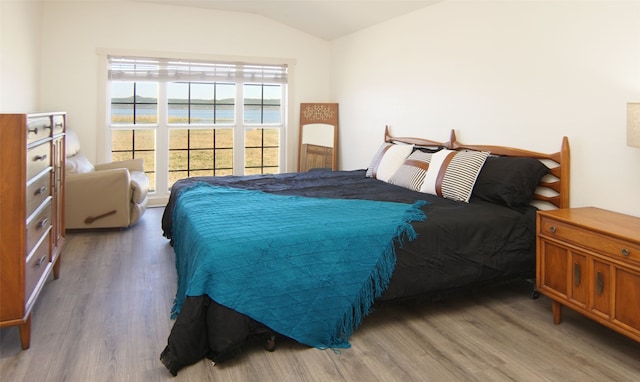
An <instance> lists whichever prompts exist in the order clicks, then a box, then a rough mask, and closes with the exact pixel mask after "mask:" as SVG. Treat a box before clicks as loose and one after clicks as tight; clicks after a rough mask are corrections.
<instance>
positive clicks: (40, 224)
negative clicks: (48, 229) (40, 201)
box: [38, 218, 49, 228]
mask: <svg viewBox="0 0 640 382" xmlns="http://www.w3.org/2000/svg"><path fill="white" fill-rule="evenodd" d="M48 223H49V218H44V219H42V221H41V222H40V223H38V228H44V227H45V226H46V225H47V224H48Z"/></svg>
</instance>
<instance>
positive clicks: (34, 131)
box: [29, 127, 38, 135]
mask: <svg viewBox="0 0 640 382" xmlns="http://www.w3.org/2000/svg"><path fill="white" fill-rule="evenodd" d="M29 132H30V133H34V134H35V135H38V128H37V127H35V128H33V129H29Z"/></svg>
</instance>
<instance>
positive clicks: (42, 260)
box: [36, 255, 47, 268]
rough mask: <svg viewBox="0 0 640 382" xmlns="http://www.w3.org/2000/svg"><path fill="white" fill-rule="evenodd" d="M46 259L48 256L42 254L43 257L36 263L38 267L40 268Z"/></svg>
mask: <svg viewBox="0 0 640 382" xmlns="http://www.w3.org/2000/svg"><path fill="white" fill-rule="evenodd" d="M45 260H47V256H46V255H45V256H42V257H41V258H39V259H38V262H37V263H36V268H40V266H41V265H42V263H44V262H45Z"/></svg>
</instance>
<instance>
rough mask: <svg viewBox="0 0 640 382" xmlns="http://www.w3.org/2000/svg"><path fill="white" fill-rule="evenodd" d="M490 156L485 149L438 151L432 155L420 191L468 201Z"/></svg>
mask: <svg viewBox="0 0 640 382" xmlns="http://www.w3.org/2000/svg"><path fill="white" fill-rule="evenodd" d="M488 156H489V153H488V152H483V151H454V150H440V151H438V152H437V153H435V154H433V156H432V157H431V163H430V164H429V169H428V170H427V173H426V175H425V177H424V181H423V183H422V185H421V187H420V192H424V193H427V194H432V195H438V196H442V197H444V198H447V199H452V200H458V201H461V202H466V203H468V202H469V198H470V197H471V192H472V191H473V186H474V185H475V183H476V179H477V178H478V174H479V173H480V170H481V169H482V166H483V165H484V162H485V161H486V160H487V157H488Z"/></svg>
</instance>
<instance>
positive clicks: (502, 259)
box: [160, 128, 570, 375]
mask: <svg viewBox="0 0 640 382" xmlns="http://www.w3.org/2000/svg"><path fill="white" fill-rule="evenodd" d="M569 161H570V159H569V143H568V139H567V138H566V137H564V138H563V139H562V143H561V147H560V150H559V151H557V152H554V153H541V152H534V151H528V150H523V149H516V148H510V147H504V146H493V145H468V144H462V143H461V142H459V141H458V140H457V138H456V134H455V131H452V132H451V135H450V137H449V140H447V141H434V140H430V139H423V138H413V137H394V136H391V135H390V133H389V129H388V128H386V129H385V139H384V143H383V144H382V145H381V146H380V148H379V150H378V152H377V153H376V155H374V157H373V158H372V161H371V164H370V165H369V166H368V168H367V169H362V170H353V171H331V170H313V171H309V172H301V173H284V174H277V175H254V176H225V177H193V178H186V179H182V180H180V181H178V182H176V183H175V184H174V186H173V187H172V192H171V196H170V199H169V202H168V204H167V206H166V208H165V211H164V214H163V218H162V229H163V234H164V236H165V237H166V238H167V239H169V240H171V243H172V245H173V246H174V250H175V252H176V267H177V271H178V280H179V282H178V284H179V285H178V293H177V296H176V305H175V306H174V311H173V312H172V314H173V317H174V318H176V321H175V323H174V326H173V328H172V330H171V333H170V335H169V338H168V344H167V346H166V348H165V349H164V350H163V351H162V354H161V357H160V358H161V361H162V362H163V364H164V365H165V366H166V367H167V369H168V370H169V371H170V372H171V374H173V375H176V374H177V372H178V371H179V370H180V369H181V368H183V367H185V366H187V365H190V364H193V363H195V362H197V361H199V360H201V359H203V358H205V357H206V358H209V359H211V360H213V361H215V362H224V361H225V360H227V359H229V358H231V357H235V356H237V355H238V353H239V352H240V350H241V349H242V345H243V344H244V343H245V342H246V341H247V340H248V339H249V338H255V337H262V338H264V339H265V341H266V344H265V348H266V349H267V350H273V348H274V339H275V336H276V335H283V336H286V337H291V338H293V339H295V340H297V341H299V342H301V343H305V344H308V345H310V346H315V347H318V348H333V347H348V346H349V344H348V337H349V336H350V334H352V333H353V330H355V329H356V328H357V326H358V324H359V322H360V320H361V319H362V318H363V317H364V316H365V315H366V314H368V312H369V310H370V308H371V304H373V303H382V302H383V301H385V300H398V299H406V298H431V299H433V298H442V297H445V296H447V295H450V294H452V293H459V292H461V291H468V290H472V289H475V288H480V287H487V286H491V285H495V284H498V283H504V282H508V281H512V280H516V279H531V278H533V277H534V276H535V214H536V211H537V210H538V209H539V208H541V209H554V208H565V207H568V206H569V168H570V166H569V164H570V162H569ZM430 169H431V170H430ZM436 170H437V171H436ZM434 174H435V175H434ZM240 200H241V201H242V202H239V201H240ZM300 202H303V203H305V204H295V203H300ZM271 203H274V204H271ZM279 203H280V204H279ZM286 203H293V204H291V206H289V204H286ZM373 203H377V204H373ZM239 206H246V208H247V209H249V208H251V211H255V212H254V215H250V213H251V211H250V212H242V213H245V214H249V215H241V214H240V212H239V215H238V216H237V217H236V219H237V220H236V221H237V222H236V223H234V222H233V221H232V219H229V218H228V217H229V216H236V215H235V209H236V208H238V209H240V207H239ZM387 207H388V209H389V211H388V212H389V213H388V217H389V219H391V217H393V219H395V220H393V221H394V222H395V223H394V224H396V226H395V228H393V230H394V231H393V233H391V231H392V230H390V229H388V228H387V225H386V224H387V223H388V222H386V220H385V223H384V225H383V224H382V223H375V222H373V220H378V215H380V216H381V219H383V220H384V219H385V218H386V216H387V215H385V213H386V212H385V213H383V212H382V211H387V210H386V208H387ZM225 208H226V209H225ZM347 208H349V209H351V208H353V210H349V211H350V212H349V213H344V215H349V216H348V217H346V218H350V219H359V220H344V221H342V220H341V221H340V223H331V222H330V221H328V222H324V220H325V219H332V218H333V217H334V216H337V215H341V213H340V212H335V211H342V210H345V211H346V209H347ZM383 208H385V209H384V210H383ZM298 211H303V212H304V213H300V214H298ZM323 211H333V212H327V215H328V216H322V214H323ZM372 211H375V212H372ZM216 214H218V215H216ZM220 214H222V215H220ZM358 214H362V215H358ZM297 215H301V216H297ZM373 215H375V216H376V218H375V219H373V218H367V216H373ZM409 215H410V216H411V217H408V216H409ZM215 216H217V218H215ZM246 216H254V217H255V218H254V217H252V218H247V217H246ZM383 216H384V217H383ZM363 217H364V219H363ZM263 218H264V220H266V223H263V224H265V225H263V226H256V227H254V228H251V229H253V231H250V230H249V228H247V227H253V224H254V222H253V221H254V220H255V221H258V220H263ZM296 219H299V220H296ZM280 220H282V221H286V223H287V224H288V225H285V226H283V227H279V226H277V225H278V224H280V223H279V221H280ZM369 220H371V221H372V222H371V223H369ZM354 221H357V222H358V223H354ZM323 222H324V223H323ZM360 222H362V223H360ZM303 223H304V224H311V225H309V226H308V227H307V226H305V228H304V229H302V228H301V232H302V233H291V232H292V231H295V227H297V226H300V225H301V224H303ZM208 224H213V225H211V226H209V225H208ZM256 224H257V223H256ZM376 224H379V226H377V225H376ZM325 226H334V227H335V226H340V227H343V226H345V227H354V228H353V229H354V231H353V232H352V231H345V230H346V228H344V229H343V228H340V229H337V230H336V229H335V228H331V227H330V228H327V230H329V229H333V231H336V232H334V233H335V234H336V235H337V236H336V237H339V239H335V240H334V239H333V236H330V235H333V234H334V233H331V232H330V231H327V232H326V233H325V232H324V228H323V227H325ZM227 230H230V231H228V232H227ZM247 230H249V231H248V233H245V231H247ZM270 230H271V231H270ZM378 230H379V231H378ZM223 231H224V232H223ZM281 231H283V232H286V234H285V233H283V236H282V239H281V238H280V236H279V234H278V232H281ZM319 231H322V233H318V232H319ZM263 232H264V238H262V239H261V240H256V243H253V244H252V246H248V244H246V243H247V242H248V241H253V240H250V239H247V238H243V239H236V237H240V236H242V235H245V234H246V235H249V236H251V237H255V236H257V235H261V234H262V233H263ZM387 234H389V235H390V236H389V237H387V236H385V235H387ZM220 235H226V236H220ZM326 235H329V236H326ZM345 235H346V236H348V237H349V240H351V239H353V238H354V237H358V238H361V240H360V241H357V242H353V243H351V242H349V243H343V242H344V241H345V238H344V236H345ZM290 236H294V237H293V238H291V237H290ZM307 237H309V239H308V240H310V241H309V242H301V243H299V246H297V247H293V246H292V245H293V244H292V243H291V242H292V241H296V242H297V241H300V240H303V239H304V240H307ZM313 237H315V238H313ZM327 238H331V239H327ZM378 238H379V239H380V240H379V241H380V242H381V243H380V244H378V243H376V241H377V240H378ZM311 240H315V241H311ZM354 240H355V239H354ZM334 241H335V242H337V243H342V244H336V247H335V248H334V247H324V244H323V243H325V242H331V243H333V242H334ZM261 243H265V244H261ZM389 243H390V244H389ZM332 245H333V244H332ZM376 245H378V246H376ZM388 246H391V247H392V250H391V253H389V251H388V250H387V249H388V248H387V247H388ZM320 247H322V249H317V248H320ZM285 248H286V250H285ZM292 248H293V249H292ZM311 248H313V249H311ZM354 248H357V249H354ZM320 251H326V253H325V252H322V256H315V255H316V254H317V253H318V252H320ZM358 251H361V252H362V251H363V252H366V254H363V253H359V252H358ZM378 251H379V252H380V254H378ZM302 252H310V254H311V255H314V256H315V257H314V256H311V257H309V255H307V257H300V258H298V257H294V256H293V255H292V253H295V254H298V253H302ZM196 253H197V255H196ZM221 253H224V255H221ZM280 253H284V254H283V255H281V254H280ZM369 253H371V254H372V255H371V256H372V257H373V259H372V260H371V264H365V263H366V261H365V260H361V259H364V257H365V255H366V256H367V257H368V256H369ZM333 255H335V258H333V257H331V256H333ZM301 256H302V255H301ZM349 256H352V257H349ZM318 258H321V259H322V261H333V262H334V263H332V264H331V265H330V266H329V265H326V266H325V265H324V264H319V263H316V259H318ZM238 259H242V261H244V263H243V262H242V261H241V262H240V263H238V261H239V260H238ZM264 259H267V260H264ZM309 259H311V260H309ZM330 259H331V260H330ZM335 259H337V260H335ZM263 260H264V262H263ZM230 261H231V263H228V262H230ZM318 261H320V260H318ZM307 262H309V263H307ZM311 262H313V265H311ZM227 263H228V264H227ZM282 263H287V264H282ZM289 263H295V267H296V268H295V269H293V268H291V269H289V268H283V267H285V266H286V267H292V265H290V264H289ZM352 263H358V264H357V265H358V266H359V267H364V268H365V269H364V270H359V269H358V270H356V269H354V270H351V269H350V268H351V265H352ZM360 263H363V264H360ZM202 264H207V265H206V266H205V265H202ZM389 264H390V265H389ZM223 266H226V267H227V268H221V267H223ZM250 267H251V268H250ZM249 268H250V269H251V270H250V271H248V269H249ZM324 268H331V272H333V273H327V274H322V275H319V276H318V275H315V274H313V275H307V271H310V270H311V269H313V270H314V272H315V271H316V269H317V270H318V271H322V270H323V269H324ZM347 268H349V272H350V273H348V275H347V273H346V269H347ZM370 268H372V269H374V271H370V270H369V269H370ZM194 269H195V270H194ZM200 269H203V270H202V271H201V270H200ZM336 269H337V270H336ZM198 272H201V274H202V276H201V277H200V276H194V274H196V273H198ZM236 272H238V274H239V275H242V276H237V277H236V276H235V275H236ZM336 272H339V275H338V274H336ZM363 272H364V273H363ZM198 274H200V273H198ZM247 274H248V275H247ZM251 274H255V277H254V279H255V280H254V281H255V282H256V283H257V284H256V285H255V287H254V286H252V287H247V285H245V284H247V283H253V282H254V281H251V280H250V278H251ZM289 274H291V275H292V276H288V275H289ZM301 274H304V275H305V276H304V277H300V276H299V275H301ZM231 275H233V276H231ZM296 275H297V276H296ZM327 275H328V276H327ZM360 275H361V276H360ZM198 277H200V278H198ZM241 277H244V279H243V278H241ZM247 277H249V279H247ZM358 277H362V280H364V281H361V280H360V279H358ZM270 278H275V279H276V280H275V281H272V280H271V279H270ZM288 278H291V279H292V281H291V282H293V283H296V282H298V281H297V280H299V279H305V280H306V279H314V278H318V279H322V280H321V281H319V282H320V284H304V286H300V285H298V284H292V285H288V284H287V285H284V286H282V285H281V284H282V283H285V282H289V281H286V280H288ZM352 278H353V279H352ZM282 279H284V280H285V281H283V280H282ZM196 280H197V281H196ZM247 280H249V281H247ZM337 280H339V281H337ZM345 280H348V281H345ZM356 280H358V281H356ZM335 284H338V285H335ZM343 284H353V286H351V285H349V286H348V287H346V286H344V285H343ZM293 285H295V286H293ZM308 285H313V286H311V287H309V286H308ZM334 287H335V288H336V290H339V292H334V291H333V288H334ZM348 288H351V289H353V290H354V291H355V293H356V294H355V295H352V294H348V293H347V292H344V291H343V290H346V289H348ZM282 289H284V290H285V291H284V292H282ZM306 289H309V291H308V292H309V293H311V292H312V293H313V297H311V298H310V297H308V294H305V295H303V294H302V293H303V292H304V293H306V292H305V291H304V290H306ZM254 290H255V292H254ZM294 290H295V291H298V290H301V292H300V295H298V293H297V292H296V293H295V294H293V293H291V291H294ZM254 293H255V294H254ZM319 293H323V294H322V295H320V294H319ZM330 293H339V294H340V296H338V297H336V296H335V295H333V294H330ZM281 294H282V295H281ZM325 294H326V295H325ZM343 295H344V296H346V297H344V298H343ZM353 296H356V297H355V298H354V297H353ZM362 296H365V297H366V298H363V297H362ZM288 299H294V300H295V303H292V304H289V305H288V301H287V300H288ZM342 299H346V300H348V303H350V304H353V305H352V306H351V305H347V306H344V307H343V306H340V305H339V304H338V303H337V302H336V306H333V303H334V302H335V301H338V300H342ZM353 299H355V300H357V303H354V302H352V300H353ZM309 301H312V302H309ZM318 301H323V302H321V303H319V302H318ZM280 305H283V306H282V307H280ZM307 305H308V306H313V309H316V310H313V311H312V313H309V314H306V315H307V316H308V315H311V316H312V317H314V318H315V320H316V321H321V322H315V321H304V319H305V318H300V317H298V316H296V314H298V313H296V312H294V311H293V310H292V309H294V308H298V307H305V306H307ZM254 307H255V308H256V309H255V310H254V309H253V308H254ZM329 307H331V309H329ZM279 309H280V311H281V312H279ZM304 309H307V308H304ZM309 309H311V308H309ZM343 310H345V311H346V312H348V314H347V313H344V312H343ZM325 311H329V313H327V314H329V315H337V316H336V317H338V318H339V328H338V329H336V328H335V326H336V325H337V324H335V323H334V322H333V321H332V320H333V319H334V316H329V317H330V318H322V319H320V318H318V317H322V316H321V315H322V314H324V313H325ZM304 313H305V312H301V313H300V314H301V315H304ZM283 315H288V316H287V317H282V316H283ZM289 316H291V317H289ZM292 317H295V320H296V322H295V323H294V324H291V323H289V322H285V323H283V325H284V326H283V325H281V321H287V320H289V321H290V320H291V319H292ZM345 317H346V318H345ZM327 321H328V322H329V324H328V326H329V327H330V328H329V330H332V331H334V332H336V333H337V338H336V334H335V333H333V334H332V335H333V337H330V339H329V340H325V339H326V337H321V340H316V337H314V338H312V339H311V340H307V338H308V337H305V336H307V335H308V333H307V332H308V331H312V330H313V331H314V333H311V334H312V335H316V333H315V331H318V330H324V329H323V328H324V326H323V328H320V329H318V328H316V326H317V325H325V324H326V322H327ZM345 321H346V325H345ZM302 323H303V324H302ZM300 327H302V329H300ZM289 328H295V329H291V330H290V329H289ZM300 330H302V332H301V331H300ZM305 330H306V331H307V332H305ZM299 333H302V334H299ZM323 335H324V334H323ZM298 336H300V337H298ZM314 341H315V342H314Z"/></svg>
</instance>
